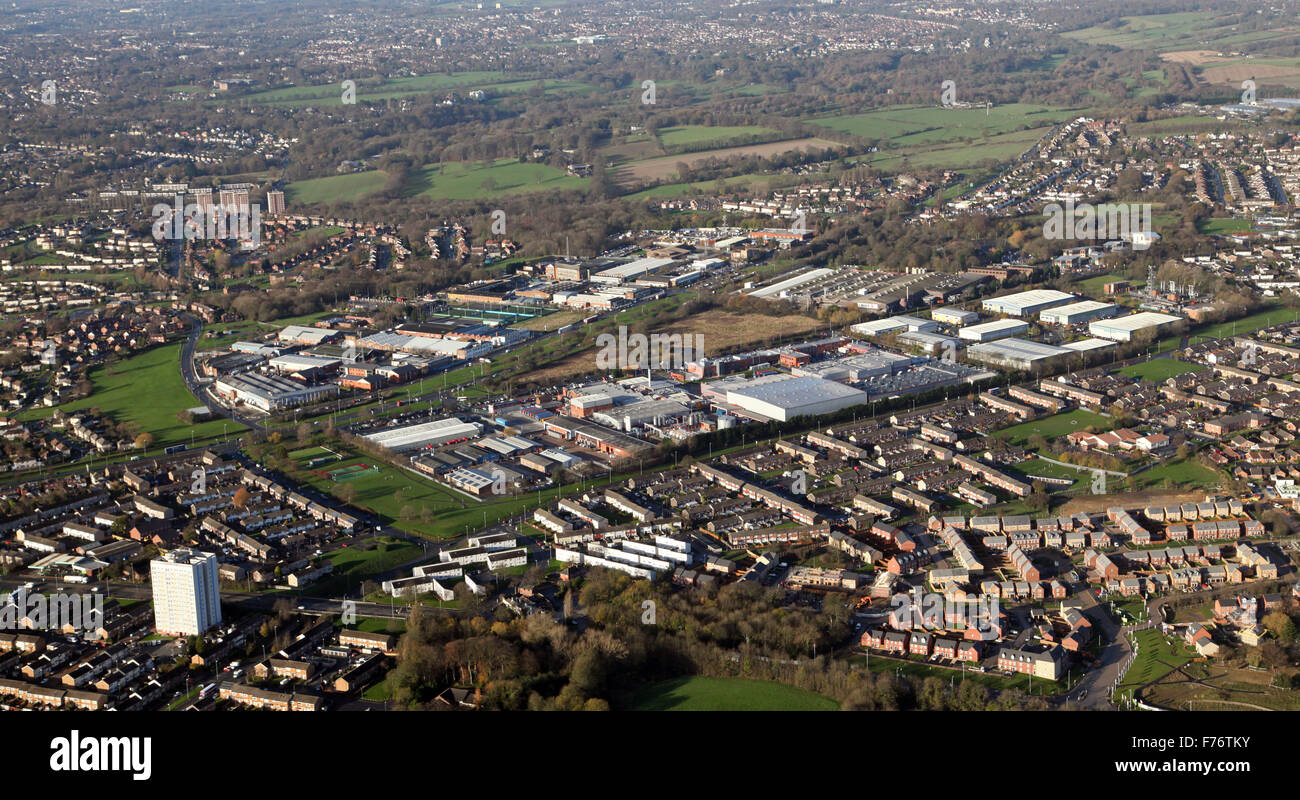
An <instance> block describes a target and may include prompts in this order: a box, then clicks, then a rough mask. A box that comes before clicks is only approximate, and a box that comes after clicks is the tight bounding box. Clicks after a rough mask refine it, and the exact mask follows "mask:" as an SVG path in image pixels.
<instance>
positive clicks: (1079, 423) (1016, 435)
mask: <svg viewBox="0 0 1300 800" xmlns="http://www.w3.org/2000/svg"><path fill="white" fill-rule="evenodd" d="M1112 427H1113V425H1112V424H1111V421H1110V419H1109V418H1108V417H1103V416H1102V415H1101V414H1095V413H1093V412H1091V411H1085V410H1083V409H1081V408H1076V409H1075V410H1073V411H1066V412H1065V413H1063V414H1054V415H1052V416H1050V417H1044V418H1043V419H1036V420H1031V421H1029V422H1024V423H1021V424H1020V425H1013V426H1012V427H1010V428H1004V429H1002V430H1000V431H998V436H999V437H1001V438H1003V439H1006V440H1007V441H1009V442H1011V443H1012V444H1016V445H1023V444H1024V443H1025V442H1027V441H1029V437H1030V436H1033V435H1034V434H1038V435H1040V436H1042V437H1043V438H1045V439H1047V440H1049V441H1050V440H1052V439H1055V438H1057V437H1058V436H1065V435H1066V434H1069V433H1074V432H1075V431H1081V430H1084V429H1085V428H1094V429H1095V430H1097V431H1099V432H1100V431H1108V430H1110V429H1111V428H1112Z"/></svg>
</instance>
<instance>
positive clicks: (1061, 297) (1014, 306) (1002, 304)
mask: <svg viewBox="0 0 1300 800" xmlns="http://www.w3.org/2000/svg"><path fill="white" fill-rule="evenodd" d="M1075 299H1076V298H1075V296H1074V295H1072V294H1068V293H1066V292H1059V291H1057V290H1055V289H1031V290H1029V291H1027V292H1016V293H1015V294H1008V295H1003V296H1001V297H990V298H988V299H986V300H985V301H984V303H983V305H984V310H985V311H988V312H990V313H993V314H1007V315H1009V316H1012V317H1029V316H1033V315H1034V314H1038V313H1040V312H1042V311H1046V310H1047V309H1049V308H1054V307H1056V306H1063V305H1065V304H1066V303H1069V302H1072V301H1074V300H1075Z"/></svg>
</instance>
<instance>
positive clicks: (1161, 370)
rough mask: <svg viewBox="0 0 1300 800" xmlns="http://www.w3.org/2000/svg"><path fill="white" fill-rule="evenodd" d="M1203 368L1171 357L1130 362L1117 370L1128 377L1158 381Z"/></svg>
mask: <svg viewBox="0 0 1300 800" xmlns="http://www.w3.org/2000/svg"><path fill="white" fill-rule="evenodd" d="M1204 369H1205V367H1203V366H1201V365H1200V364H1188V363H1187V362H1185V361H1176V360H1174V359H1172V358H1157V359H1154V360H1152V361H1143V362H1142V363H1140V364H1130V365H1128V366H1127V367H1124V368H1123V369H1121V370H1120V371H1119V372H1120V374H1121V375H1127V376H1129V377H1130V378H1140V379H1142V380H1145V381H1154V382H1155V383H1160V382H1161V381H1164V380H1168V379H1169V378H1172V377H1173V376H1175V375H1182V374H1183V373H1185V372H1200V371H1202V370H1204Z"/></svg>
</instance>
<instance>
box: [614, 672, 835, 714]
mask: <svg viewBox="0 0 1300 800" xmlns="http://www.w3.org/2000/svg"><path fill="white" fill-rule="evenodd" d="M622 705H623V707H624V708H625V709H627V710H629V711H835V710H837V709H838V708H839V703H836V702H835V701H834V700H832V699H830V698H829V697H823V696H822V695H819V694H815V693H813V692H808V691H804V690H803V689H796V688H794V687H793V686H786V685H785V684H783V683H775V682H773V681H756V680H748V679H745V678H700V677H693V678H678V679H676V680H671V681H663V682H661V683H655V684H651V685H650V686H646V687H643V688H641V689H639V690H637V691H636V692H633V693H632V694H631V696H629V697H628V699H627V702H626V703H624V704H622Z"/></svg>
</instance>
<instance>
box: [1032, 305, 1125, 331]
mask: <svg viewBox="0 0 1300 800" xmlns="http://www.w3.org/2000/svg"><path fill="white" fill-rule="evenodd" d="M1118 313H1119V306H1117V305H1115V304H1114V303H1102V302H1099V301H1097V300H1083V301H1081V302H1078V303H1070V304H1068V305H1063V306H1057V307H1056V308H1049V309H1047V310H1046V311H1043V312H1042V313H1040V314H1039V315H1038V319H1039V320H1041V321H1042V322H1044V323H1045V324H1047V325H1081V324H1083V323H1085V322H1091V321H1093V320H1095V319H1109V318H1111V317H1113V316H1115V315H1116V314H1118Z"/></svg>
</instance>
